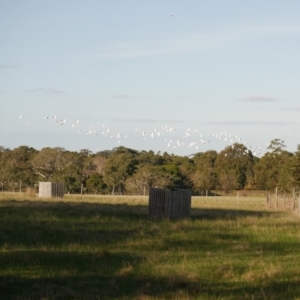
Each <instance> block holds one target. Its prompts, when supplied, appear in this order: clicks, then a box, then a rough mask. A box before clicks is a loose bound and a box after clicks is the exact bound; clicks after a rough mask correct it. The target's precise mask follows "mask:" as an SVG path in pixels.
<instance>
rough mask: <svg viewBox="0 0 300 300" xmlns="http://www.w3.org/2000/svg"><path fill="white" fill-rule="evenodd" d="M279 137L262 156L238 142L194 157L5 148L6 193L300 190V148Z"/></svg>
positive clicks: (0, 155) (1, 170)
mask: <svg viewBox="0 0 300 300" xmlns="http://www.w3.org/2000/svg"><path fill="white" fill-rule="evenodd" d="M284 148H285V145H284V142H283V141H282V140H280V139H274V140H272V141H271V142H270V145H269V147H268V150H269V151H268V152H266V153H265V154H264V155H263V156H262V157H260V158H259V157H256V156H255V155H253V153H252V151H251V150H249V149H247V147H246V146H245V145H243V144H239V143H235V144H232V145H230V146H227V147H225V148H224V149H223V150H222V151H220V152H219V153H218V152H217V151H214V150H209V151H206V152H198V153H195V154H194V155H191V156H178V155H174V154H168V153H167V152H164V153H161V152H158V153H154V152H153V151H151V150H150V151H137V150H134V149H130V148H125V147H122V146H121V147H117V148H114V149H112V150H106V151H100V152H97V153H91V151H89V150H88V149H82V150H80V151H78V152H76V151H68V150H66V149H64V148H60V147H55V148H49V147H46V148H43V149H41V150H36V149H34V148H32V147H28V146H20V147H18V148H15V149H13V150H11V149H7V148H5V147H0V185H1V186H0V189H1V190H2V191H15V190H16V189H18V188H19V185H20V182H21V183H22V186H27V187H36V186H38V182H40V181H51V182H64V184H65V192H69V193H79V192H80V191H81V186H82V185H83V186H84V187H85V188H86V191H87V192H88V193H95V194H96V193H99V194H116V193H117V194H137V195H143V194H148V192H149V189H150V188H151V187H157V188H170V189H191V190H192V191H193V193H200V192H201V191H206V190H208V191H212V190H223V191H226V192H229V191H232V190H271V189H274V188H275V187H278V188H279V190H282V191H284V190H288V189H289V188H290V187H299V186H300V145H298V147H297V150H296V152H294V153H292V152H288V151H286V150H285V149H284Z"/></svg>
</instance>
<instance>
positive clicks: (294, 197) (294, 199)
mask: <svg viewBox="0 0 300 300" xmlns="http://www.w3.org/2000/svg"><path fill="white" fill-rule="evenodd" d="M292 199H293V200H292V201H293V211H294V210H295V209H296V193H295V187H293V198H292Z"/></svg>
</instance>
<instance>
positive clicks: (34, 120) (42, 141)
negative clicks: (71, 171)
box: [0, 0, 300, 155]
mask: <svg viewBox="0 0 300 300" xmlns="http://www.w3.org/2000/svg"><path fill="white" fill-rule="evenodd" d="M171 15H173V16H171ZM0 41H1V47H0V99H1V100H0V105H1V106H0V108H1V109H0V128H1V132H0V141H1V142H0V145H2V146H4V147H8V148H15V147H18V146H20V145H28V146H32V147H34V148H36V149H41V148H43V147H47V146H49V147H56V146H59V147H64V148H66V149H68V150H80V149H83V148H88V149H90V150H92V151H93V152H95V151H97V150H105V149H112V148H114V147H117V146H119V145H123V146H126V147H129V148H134V149H137V150H143V149H144V150H150V149H152V150H154V151H155V152H156V151H162V152H164V151H167V152H169V153H176V154H180V155H189V154H191V153H195V152H197V151H206V150H209V149H213V150H217V151H220V150H222V149H224V148H225V146H228V145H230V144H231V143H232V142H231V139H232V140H233V141H234V142H235V141H239V142H243V143H244V142H245V144H246V146H247V147H250V145H251V147H252V149H253V148H254V147H256V146H257V145H259V144H260V145H261V148H262V150H261V151H264V150H265V148H266V146H267V144H268V143H269V142H270V141H271V140H272V139H274V138H280V139H282V140H284V141H285V143H286V145H287V149H288V150H289V151H295V150H296V147H297V144H300V138H299V137H298V136H297V133H298V131H299V129H298V128H299V125H300V118H299V116H300V85H299V82H300V72H299V66H300V55H299V50H300V1H298V0H297V1H291V0H286V1H283V0H282V1H276V0H270V1H269V0H268V1H267V0H265V1H264V0H260V1H241V0H235V1H234V0H228V1H226V0H215V1H214V0H212V1H200V0H197V1H196V0H195V1H191V0H190V1H189V0H187V1H174V0H172V1H171V0H170V1H167V0H160V1H158V0H157V1H155V0H152V1H146V0H144V1H143V0H139V1H138V0H131V1H130V0H128V1H125V0H122V1H120V0H115V1H100V0H97V1H96V0H84V1H83V0H80V1H79V0H22V1H21V0H19V1H18V0H14V1H8V0H0ZM165 111H166V112H165ZM20 115H22V119H20ZM54 115H55V116H56V119H54V118H51V116H54ZM45 116H47V117H48V118H49V119H45ZM77 119H79V120H80V121H79V123H76V120H77ZM56 120H58V123H57V122H55V121H56ZM59 120H65V122H63V125H60V121H59ZM25 124H27V125H25ZM72 124H73V125H74V127H72ZM103 124H104V125H105V126H103ZM108 129H109V131H108ZM78 130H79V131H80V133H78ZM95 131H96V132H95ZM86 132H87V133H88V134H87V133H86ZM143 132H145V133H144V135H143ZM96 133H97V135H96ZM152 133H153V138H152V137H151V134H152ZM118 134H119V135H118ZM105 135H106V136H105ZM208 135H209V136H208ZM212 135H213V136H212ZM216 135H217V137H216ZM230 135H231V136H230ZM111 136H112V137H111ZM125 136H127V137H125ZM236 137H237V138H236ZM225 139H226V140H225ZM204 142H205V143H204ZM261 151H260V152H261Z"/></svg>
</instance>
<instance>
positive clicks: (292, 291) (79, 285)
mask: <svg viewBox="0 0 300 300" xmlns="http://www.w3.org/2000/svg"><path fill="white" fill-rule="evenodd" d="M147 212H148V211H147V207H146V206H140V205H136V206H128V205H125V204H120V205H115V204H114V205H109V204H95V203H92V204H91V203H66V202H43V201H42V202H39V201H33V202H30V201H1V207H0V220H1V223H0V230H1V232H0V247H1V252H0V268H1V270H0V299H147V297H153V298H160V299H165V298H167V299H197V298H199V299H201V297H202V296H203V297H207V299H211V298H213V297H215V298H218V297H221V296H222V297H223V298H225V297H227V299H253V297H252V296H253V295H255V299H266V298H267V299H289V296H290V299H292V296H293V295H300V288H299V282H296V281H293V280H291V281H290V282H276V281H275V279H274V281H272V278H270V279H269V281H268V282H265V283H263V289H261V286H262V285H261V284H260V283H257V284H254V283H253V282H252V283H247V282H224V281H223V279H222V278H218V279H216V280H214V281H212V280H208V279H206V278H205V277H202V276H201V272H200V271H199V273H200V275H198V276H196V277H195V278H189V277H187V276H185V275H182V276H181V275H178V274H177V275H174V276H173V275H172V274H170V276H166V277H161V276H155V277H153V276H150V275H146V272H145V271H144V270H143V260H144V258H145V257H144V255H147V251H150V250H149V248H148V247H149V246H148V244H145V245H143V244H142V243H141V245H139V246H138V247H137V248H134V247H133V248H131V250H128V246H126V245H127V244H126V243H127V242H128V241H129V244H130V243H131V242H135V241H138V240H141V241H142V240H143V238H146V239H151V238H152V236H153V235H154V234H156V233H157V234H161V235H160V237H159V238H158V239H160V240H161V241H162V242H161V243H158V245H157V246H155V247H154V248H152V249H151V251H158V252H160V251H178V250H182V251H185V252H191V253H194V252H196V253H201V251H204V252H205V251H211V252H218V251H221V250H222V251H224V250H230V249H231V248H232V244H233V241H243V240H244V239H245V237H244V235H243V234H239V233H234V232H226V231H224V232H222V231H221V232H219V231H210V232H209V234H206V235H204V234H203V232H204V230H208V229H207V228H203V232H201V231H200V230H201V227H199V226H198V225H197V226H196V225H194V223H195V221H198V220H200V221H201V220H207V219H208V220H212V222H213V221H214V220H219V219H222V220H223V219H224V220H228V219H229V220H233V219H236V218H238V217H248V216H251V217H252V216H253V217H259V218H260V217H264V216H268V215H269V216H270V215H273V214H274V213H269V212H259V211H245V210H220V209H201V210H195V209H193V210H192V220H191V222H190V221H187V222H181V221H178V222H177V221H170V222H169V221H167V222H166V221H157V222H153V221H151V220H149V219H148V215H147ZM153 224H154V225H155V226H154V227H155V228H158V229H157V230H158V231H157V232H156V231H153V228H152V227H153ZM151 226H152V227H151ZM161 228H163V230H165V232H163V233H160V231H159V230H161ZM199 228H200V229H199ZM174 232H176V233H182V234H186V239H185V241H182V239H181V238H182V236H181V235H180V234H179V235H172V233H174ZM123 242H124V245H125V246H126V247H127V249H126V250H124V249H122V245H123V244H122V243H123ZM279 244H280V243H279ZM260 246H261V245H260V244H257V245H255V247H258V248H259V247H260ZM263 246H264V248H265V249H266V250H267V251H270V252H271V251H274V249H275V248H276V249H279V251H281V252H282V253H285V249H286V247H285V246H284V245H283V244H280V245H277V244H276V243H274V244H273V246H272V244H270V245H269V244H264V245H263ZM279 246H280V247H279ZM292 246H293V248H294V247H295V248H297V249H298V248H299V243H294V244H293V245H292ZM277 247H279V248H277ZM41 249H43V250H41ZM158 263H159V262H158ZM295 277H296V276H295ZM295 277H294V278H295ZM201 278H202V279H201ZM291 278H292V277H291ZM148 299H149V298H148Z"/></svg>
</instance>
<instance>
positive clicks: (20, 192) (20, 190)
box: [20, 180, 22, 193]
mask: <svg viewBox="0 0 300 300" xmlns="http://www.w3.org/2000/svg"><path fill="white" fill-rule="evenodd" d="M21 192H22V180H21V181H20V193H21Z"/></svg>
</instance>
